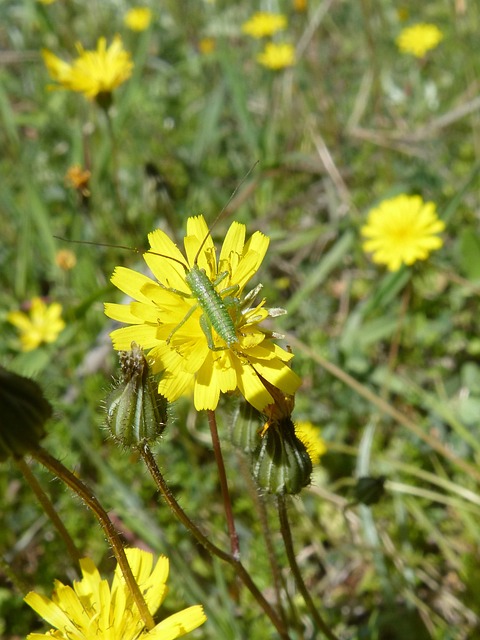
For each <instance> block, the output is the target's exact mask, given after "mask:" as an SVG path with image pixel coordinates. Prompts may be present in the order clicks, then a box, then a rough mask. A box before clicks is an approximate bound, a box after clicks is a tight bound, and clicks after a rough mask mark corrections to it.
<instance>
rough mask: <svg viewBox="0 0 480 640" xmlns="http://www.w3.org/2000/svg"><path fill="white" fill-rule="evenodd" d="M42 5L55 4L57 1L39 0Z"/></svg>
mask: <svg viewBox="0 0 480 640" xmlns="http://www.w3.org/2000/svg"><path fill="white" fill-rule="evenodd" d="M38 1H39V2H40V3H41V4H53V3H54V2H56V0H38Z"/></svg>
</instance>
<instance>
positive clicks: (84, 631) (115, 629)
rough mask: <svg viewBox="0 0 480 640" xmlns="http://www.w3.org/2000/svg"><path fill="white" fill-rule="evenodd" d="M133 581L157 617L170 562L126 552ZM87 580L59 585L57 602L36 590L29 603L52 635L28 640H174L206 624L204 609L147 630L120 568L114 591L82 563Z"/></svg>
mask: <svg viewBox="0 0 480 640" xmlns="http://www.w3.org/2000/svg"><path fill="white" fill-rule="evenodd" d="M125 553H126V554H127V559H128V563H129V565H130V567H131V569H132V573H133V576H134V578H135V580H136V582H137V583H138V586H139V587H140V591H141V592H142V594H143V597H144V598H145V602H146V604H147V607H148V610H149V611H150V613H151V614H152V615H153V614H155V612H156V611H157V609H158V608H159V607H160V605H161V604H162V603H163V601H164V599H165V596H166V594H167V590H168V588H167V586H166V582H167V578H168V570H169V562H168V558H166V557H165V556H160V558H159V559H158V561H157V563H156V565H155V567H153V556H152V554H151V553H148V552H147V551H143V550H141V549H126V550H125ZM80 568H81V571H82V576H83V577H82V579H81V580H79V581H74V582H73V588H72V587H70V586H67V585H64V584H62V583H61V582H60V581H59V580H56V581H55V589H54V591H53V594H52V599H50V598H47V597H46V596H43V595H40V594H39V593H35V592H34V591H31V592H30V593H29V594H27V596H26V597H25V602H26V603H27V604H28V605H29V606H30V607H32V609H33V610H34V611H36V612H37V613H38V614H39V615H40V616H42V618H44V619H45V620H46V621H47V622H48V623H49V624H50V625H51V626H52V627H54V628H55V629H57V631H54V630H53V629H52V630H51V631H48V632H47V633H31V634H30V635H29V636H28V637H27V640H51V639H52V638H58V639H59V640H93V638H98V639H99V640H137V638H142V639H143V638H145V639H146V640H174V639H175V638H180V637H181V636H184V635H185V634H186V633H189V632H190V631H193V629H196V628H197V627H199V626H200V625H201V624H203V623H204V622H205V620H206V616H205V614H204V612H203V608H202V607H201V606H200V605H196V606H193V607H188V608H187V609H184V610H183V611H179V612H178V613H175V614H173V615H171V616H169V617H168V618H166V619H165V620H162V622H159V623H158V624H157V625H156V626H155V627H154V628H153V629H152V630H150V631H147V630H146V629H145V625H144V623H143V620H142V619H141V617H140V613H139V611H138V609H137V606H136V604H135V603H134V600H133V597H132V594H131V593H130V590H129V588H128V587H127V584H126V582H125V580H124V578H123V576H122V573H121V571H120V569H119V567H118V566H117V568H116V569H115V574H114V576H113V582H112V586H111V587H110V585H109V584H108V582H107V580H102V578H101V576H100V573H99V571H98V569H97V567H96V566H95V564H94V563H93V562H92V561H91V560H90V559H89V558H84V559H83V560H80Z"/></svg>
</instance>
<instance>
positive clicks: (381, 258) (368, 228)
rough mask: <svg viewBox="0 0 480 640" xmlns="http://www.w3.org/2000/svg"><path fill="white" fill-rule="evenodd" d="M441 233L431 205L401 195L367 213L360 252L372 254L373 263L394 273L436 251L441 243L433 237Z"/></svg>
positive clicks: (440, 226)
mask: <svg viewBox="0 0 480 640" xmlns="http://www.w3.org/2000/svg"><path fill="white" fill-rule="evenodd" d="M444 229H445V224H444V223H443V222H442V220H440V219H439V218H438V216H437V213H436V209H435V204H434V203H433V202H424V201H423V199H422V198H421V197H420V196H407V195H405V194H403V195H400V196H396V197H395V198H390V199H389V200H384V201H383V202H381V203H380V204H379V205H378V207H376V208H375V209H371V210H370V212H369V214H368V220H367V224H366V225H364V226H363V227H362V229H361V233H362V236H364V237H365V238H367V241H366V242H365V243H364V245H363V248H364V250H365V251H367V252H368V253H372V254H373V256H372V259H373V261H374V262H375V263H377V264H385V265H387V267H388V269H389V270H390V271H397V270H398V269H400V267H401V265H402V263H404V264H406V265H412V264H413V263H414V262H416V261H417V260H425V259H426V258H428V256H429V254H430V252H431V251H434V250H435V249H439V248H440V247H441V246H442V245H443V240H442V239H441V238H439V237H438V236H437V235H436V234H438V233H440V232H441V231H443V230H444Z"/></svg>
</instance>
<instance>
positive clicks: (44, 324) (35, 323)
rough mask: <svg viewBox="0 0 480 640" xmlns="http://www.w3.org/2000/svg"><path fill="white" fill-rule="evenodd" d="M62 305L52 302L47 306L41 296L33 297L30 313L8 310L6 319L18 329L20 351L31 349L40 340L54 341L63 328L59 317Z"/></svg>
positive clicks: (40, 342) (40, 341) (38, 344)
mask: <svg viewBox="0 0 480 640" xmlns="http://www.w3.org/2000/svg"><path fill="white" fill-rule="evenodd" d="M61 315H62V305H60V304H58V302H54V303H52V304H51V305H49V306H47V305H46V304H45V303H44V302H43V300H42V299H41V298H33V300H32V305H31V308H30V314H29V315H28V314H26V313H24V312H23V311H10V313H8V314H7V320H8V322H10V323H11V324H13V325H14V326H15V327H17V329H18V330H19V331H20V342H21V343H22V351H33V350H34V349H36V348H37V347H38V346H40V345H41V344H42V342H55V340H56V339H57V337H58V334H59V333H60V332H61V331H62V330H63V329H64V328H65V322H64V321H63V320H62V318H61Z"/></svg>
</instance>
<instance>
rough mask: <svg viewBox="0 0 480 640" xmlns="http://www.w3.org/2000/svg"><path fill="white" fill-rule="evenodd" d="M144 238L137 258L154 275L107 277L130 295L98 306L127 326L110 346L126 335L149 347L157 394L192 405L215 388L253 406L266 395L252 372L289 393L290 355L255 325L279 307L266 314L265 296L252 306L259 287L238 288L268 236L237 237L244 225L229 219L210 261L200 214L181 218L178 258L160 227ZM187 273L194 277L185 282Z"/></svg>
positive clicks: (215, 395) (124, 272)
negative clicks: (188, 399) (146, 245)
mask: <svg viewBox="0 0 480 640" xmlns="http://www.w3.org/2000/svg"><path fill="white" fill-rule="evenodd" d="M148 237H149V241H150V246H151V250H150V251H147V252H146V253H144V259H145V262H146V263H147V264H148V266H149V267H150V269H151V271H152V273H153V274H154V276H155V277H156V279H157V281H154V280H152V279H151V278H148V277H147V276H144V275H142V274H140V273H137V272H135V271H132V270H131V269H126V268H124V267H117V268H116V269H115V271H114V273H113V276H112V282H113V284H114V285H115V286H117V287H118V288H119V289H120V290H121V291H123V292H124V293H126V294H127V295H129V296H131V297H132V298H133V299H134V301H133V302H130V303H129V304H127V305H121V304H111V303H107V304H106V305H105V313H106V314H107V315H108V316H109V317H110V318H113V319H114V320H118V321H119V322H126V323H127V324H129V325H131V326H129V327H125V328H122V329H116V330H115V331H113V332H112V334H111V337H112V340H113V345H114V348H115V349H118V350H128V349H130V345H131V343H132V341H134V342H136V343H137V344H138V345H140V346H141V347H143V349H145V350H149V353H148V359H149V361H150V363H151V367H152V372H153V373H160V372H161V373H162V378H161V380H160V383H159V387H158V391H159V393H160V394H162V395H163V396H165V397H166V398H167V400H169V401H170V402H173V401H174V400H176V399H177V398H179V397H180V396H181V395H184V394H187V393H191V392H192V391H193V394H194V403H195V407H196V409H197V410H201V409H215V408H216V406H217V404H218V401H219V397H220V393H227V392H231V391H235V390H238V391H240V393H241V394H242V395H243V396H244V397H245V398H246V399H247V401H248V402H250V404H252V405H253V406H254V407H256V408H257V409H259V410H260V411H261V410H262V409H263V407H265V406H266V405H267V404H269V403H270V402H272V397H271V395H270V394H269V392H268V391H267V389H266V388H265V386H264V385H263V384H262V382H261V380H260V376H262V377H263V378H265V379H266V380H268V381H269V382H270V383H271V384H272V385H274V386H275V387H278V388H279V389H281V390H282V391H283V392H284V393H292V394H293V393H295V391H296V389H297V388H298V386H299V385H300V378H299V377H298V376H297V375H296V374H295V373H293V371H291V369H290V368H289V367H288V366H287V364H286V363H287V362H288V361H289V360H290V359H291V358H292V354H290V353H288V352H286V351H284V350H283V349H281V348H280V347H278V346H277V345H275V344H274V343H273V341H272V337H273V334H272V333H271V332H269V331H267V330H265V329H262V328H260V326H259V325H260V323H261V322H262V321H263V320H265V319H266V318H267V317H268V316H269V315H278V314H279V310H272V311H270V312H269V311H268V310H267V309H265V308H264V305H265V300H262V301H261V302H260V303H258V304H254V298H255V295H256V294H257V293H258V291H259V290H260V287H256V288H255V289H254V290H253V291H251V292H250V293H248V294H246V295H244V294H243V291H244V288H245V286H246V284H247V283H248V281H249V280H250V279H251V278H252V277H253V276H254V275H255V273H256V272H257V270H258V268H259V266H260V264H261V262H262V260H263V258H264V256H265V253H266V250H267V247H268V244H269V240H268V238H267V237H266V236H264V235H263V233H260V232H259V231H257V232H256V233H254V234H253V236H252V237H251V238H250V239H249V240H248V242H245V226H244V225H243V224H240V223H238V222H233V223H232V225H231V226H230V229H229V230H228V233H227V235H226V238H225V241H224V243H223V247H222V250H221V252H220V258H219V261H218V263H217V256H216V252H215V246H214V244H213V240H212V238H211V236H210V235H209V231H208V228H207V225H206V223H205V220H204V218H203V216H197V217H192V218H189V219H188V222H187V236H186V237H185V240H184V245H185V252H186V257H184V256H183V254H182V253H181V252H180V251H179V249H178V247H177V246H176V245H175V244H174V243H173V242H172V240H170V238H169V237H168V236H167V235H166V234H165V233H164V232H163V231H161V230H159V229H157V230H156V231H153V232H152V233H150V234H149V236H148ZM199 271H201V273H200V274H198V272H199ZM202 273H203V276H202ZM193 276H195V278H198V279H199V282H200V283H198V282H197V284H195V283H193V282H192V277H193ZM205 280H206V282H205ZM203 283H204V284H203ZM201 290H204V293H203V294H202V291H201ZM200 298H203V301H201V302H199V300H200ZM252 305H253V306H252ZM226 328H227V329H228V330H227V329H226Z"/></svg>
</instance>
